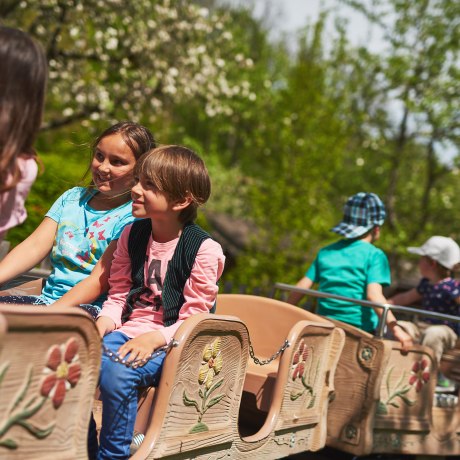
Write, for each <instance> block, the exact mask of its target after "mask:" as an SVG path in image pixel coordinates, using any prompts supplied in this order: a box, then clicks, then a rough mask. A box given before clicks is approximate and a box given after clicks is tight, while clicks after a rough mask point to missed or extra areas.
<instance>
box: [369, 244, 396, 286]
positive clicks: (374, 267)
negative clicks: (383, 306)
mask: <svg viewBox="0 0 460 460" xmlns="http://www.w3.org/2000/svg"><path fill="white" fill-rule="evenodd" d="M371 283H378V284H381V285H382V286H389V285H390V284H391V272H390V264H389V262H388V258H387V256H386V255H385V253H384V252H383V251H382V250H380V249H377V251H375V252H374V253H373V254H372V256H371V257H370V258H369V267H368V271H367V284H371Z"/></svg>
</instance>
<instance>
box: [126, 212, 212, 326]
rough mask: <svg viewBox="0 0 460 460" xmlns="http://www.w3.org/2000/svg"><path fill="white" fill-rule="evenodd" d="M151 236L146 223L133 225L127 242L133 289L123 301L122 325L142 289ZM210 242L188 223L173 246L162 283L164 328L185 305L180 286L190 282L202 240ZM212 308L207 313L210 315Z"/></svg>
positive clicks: (177, 315) (148, 223) (173, 321)
mask: <svg viewBox="0 0 460 460" xmlns="http://www.w3.org/2000/svg"><path fill="white" fill-rule="evenodd" d="M151 234H152V222H151V220H150V219H144V220H138V221H135V222H134V223H133V226H132V227H131V231H130V233H129V239H128V252H129V257H130V259H131V278H132V282H133V285H132V287H131V290H130V291H129V294H128V297H127V298H126V309H125V312H124V314H123V317H122V322H125V321H127V320H128V318H129V316H130V315H131V313H132V311H133V309H134V304H135V303H136V301H137V299H138V298H139V296H140V294H141V293H142V291H143V289H144V264H145V261H146V254H147V245H148V242H149V238H150V235H151ZM208 238H211V236H210V235H209V234H208V233H206V232H205V231H204V230H203V229H202V228H201V227H199V226H198V225H196V224H194V223H192V222H190V223H188V224H185V226H184V229H183V230H182V233H181V235H180V237H179V241H178V242H177V246H176V249H175V250H174V254H173V256H172V259H171V260H170V261H169V264H168V269H167V271H166V276H165V280H164V283H163V291H162V295H161V297H162V301H163V322H164V324H165V326H170V325H171V324H174V323H175V322H176V321H177V319H178V317H179V311H180V309H181V307H182V305H183V304H184V302H185V299H184V286H185V283H186V282H187V280H188V279H189V278H190V274H191V272H192V267H193V264H194V263H195V258H196V255H197V253H198V250H199V249H200V246H201V244H202V243H203V241H204V240H207V239H208ZM214 310H215V305H214V307H213V308H212V310H211V312H214Z"/></svg>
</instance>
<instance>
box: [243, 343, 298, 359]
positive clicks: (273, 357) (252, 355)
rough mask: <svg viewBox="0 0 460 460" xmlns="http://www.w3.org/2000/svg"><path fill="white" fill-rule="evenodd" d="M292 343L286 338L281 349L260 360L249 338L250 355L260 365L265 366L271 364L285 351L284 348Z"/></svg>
mask: <svg viewBox="0 0 460 460" xmlns="http://www.w3.org/2000/svg"><path fill="white" fill-rule="evenodd" d="M290 346H291V344H290V343H289V341H288V340H287V339H286V340H285V341H284V343H283V345H281V347H280V349H279V350H278V351H277V352H276V353H275V354H273V355H272V356H271V357H270V358H268V359H263V360H260V359H259V358H258V357H257V356H255V354H254V348H252V343H251V339H249V356H251V358H252V360H253V361H254V362H255V363H256V364H258V365H259V366H265V365H266V364H270V363H271V362H272V361H274V360H275V359H276V358H278V356H279V355H280V354H281V353H283V351H284V350H286V348H288V347H290Z"/></svg>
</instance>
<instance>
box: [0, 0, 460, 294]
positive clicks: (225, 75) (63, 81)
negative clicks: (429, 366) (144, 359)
mask: <svg viewBox="0 0 460 460" xmlns="http://www.w3.org/2000/svg"><path fill="white" fill-rule="evenodd" d="M332 3H334V2H332ZM335 3H336V4H337V6H339V5H347V7H349V8H352V9H353V10H354V11H355V12H357V13H360V14H362V15H363V17H365V18H366V19H367V21H369V24H372V25H373V26H375V27H377V28H379V30H380V33H381V34H382V40H383V43H384V46H383V47H382V49H381V50H379V52H378V53H376V52H375V51H372V49H370V48H369V46H367V45H366V44H364V45H362V44H360V45H356V44H353V43H352V42H351V41H350V39H349V37H348V33H349V32H348V30H347V19H346V18H343V17H340V15H339V14H336V13H335V12H334V9H333V8H332V9H331V8H329V9H328V10H327V11H326V10H324V11H323V12H322V13H321V14H320V15H319V17H318V19H317V21H314V22H311V21H310V22H309V23H308V24H305V27H304V28H302V29H300V30H299V31H298V33H297V44H296V47H295V51H294V52H293V51H292V49H293V48H292V47H290V46H289V44H288V42H287V41H286V39H285V38H282V37H281V38H276V39H274V38H273V35H272V34H270V28H271V26H270V20H268V19H270V18H260V17H259V18H257V17H256V16H255V15H254V13H253V9H252V7H251V6H247V4H246V3H245V2H236V3H235V2H233V3H231V4H229V3H228V2H223V1H219V0H207V1H206V0H203V1H181V0H175V1H172V0H136V1H134V2H123V1H121V0H105V1H101V0H21V1H20V0H3V1H2V2H1V3H0V21H1V22H2V23H4V24H6V25H10V26H14V27H18V28H21V29H23V30H26V31H28V32H29V33H30V34H32V35H33V36H34V37H36V38H37V39H38V40H39V41H40V42H41V43H42V44H43V46H44V47H45V49H46V52H47V56H48V61H49V66H50V79H49V84H48V98H47V106H46V112H45V120H44V125H43V130H42V132H41V135H40V137H39V139H38V142H37V150H38V153H39V156H40V159H41V161H42V162H43V166H44V168H43V172H42V174H41V175H40V176H39V178H38V180H37V182H36V183H35V185H34V187H33V190H32V193H31V195H30V198H29V200H28V203H27V207H28V213H29V218H28V219H27V221H26V222H25V224H23V225H22V226H20V227H17V228H16V229H14V230H12V231H11V232H10V233H9V235H8V239H9V240H10V241H12V243H13V244H17V243H18V242H19V241H21V240H22V239H23V238H25V237H26V236H27V235H28V234H29V233H30V232H32V231H33V229H34V228H35V227H36V226H37V224H38V223H39V222H40V221H41V219H42V218H43V215H44V213H45V212H46V211H47V210H48V209H49V207H50V205H51V204H52V203H53V201H54V200H55V199H56V198H57V197H58V196H59V195H60V194H61V193H62V192H63V191H64V190H66V189H68V188H70V187H72V186H74V185H77V184H81V183H84V181H83V179H82V178H83V175H84V173H85V171H86V168H87V166H88V160H89V157H90V144H91V142H92V140H93V139H94V137H95V136H96V134H97V133H98V132H100V131H101V130H103V129H105V127H107V126H108V125H110V124H112V123H113V122H115V121H118V120H126V119H133V120H136V121H140V122H142V123H144V124H145V125H147V126H148V127H150V128H151V129H152V130H153V132H154V133H155V135H156V138H157V139H158V141H159V142H160V143H162V144H167V143H178V144H184V145H187V146H190V147H192V148H194V149H195V150H197V151H198V152H199V153H200V154H201V155H202V156H203V158H204V159H205V161H206V162H207V164H208V167H209V170H210V172H211V177H212V180H213V195H212V198H211V200H210V202H209V203H208V204H207V205H206V208H205V210H204V213H203V214H202V217H201V218H200V223H201V224H202V225H203V226H205V227H206V228H207V229H208V230H210V231H211V232H212V233H213V234H214V235H215V236H216V238H217V239H218V240H219V241H221V242H222V243H223V245H224V247H225V250H226V253H227V256H228V259H227V260H228V263H227V266H226V270H225V273H224V282H232V283H233V284H234V285H235V286H237V285H240V284H244V285H247V286H248V287H256V286H257V287H263V286H270V285H272V284H273V283H274V282H277V281H281V282H288V283H291V282H292V283H293V282H295V281H297V279H298V278H300V276H301V275H302V274H303V273H304V271H305V269H306V268H307V266H308V264H309V263H310V262H311V261H312V258H313V257H314V254H315V253H316V251H317V250H318V248H319V247H320V246H322V245H324V244H326V243H328V242H330V241H333V240H334V239H335V236H334V234H333V233H331V232H329V229H330V228H331V227H332V226H333V225H335V224H336V223H337V222H338V221H339V220H340V219H341V215H342V207H343V204H344V202H345V200H346V198H347V197H348V196H350V195H352V194H354V193H356V192H358V191H372V192H375V193H377V194H379V195H380V196H381V197H382V198H383V199H384V201H385V203H386V206H387V210H388V219H387V222H386V223H385V225H384V227H383V232H382V238H381V240H380V241H379V243H378V245H379V246H380V247H381V248H382V249H384V250H385V251H386V253H387V254H388V255H389V257H390V261H391V265H392V270H393V276H394V279H401V278H403V277H404V276H406V272H407V270H408V269H409V268H410V264H408V263H407V261H406V257H407V254H406V249H405V248H406V247H407V246H408V245H418V244H420V243H422V242H423V241H424V240H425V239H426V238H427V237H428V236H430V235H432V234H440V235H445V236H451V237H453V238H454V239H456V240H457V241H459V239H460V227H459V223H460V214H459V213H458V212H456V210H457V205H458V204H457V203H458V202H457V197H458V196H459V192H460V184H459V181H458V175H459V155H458V154H459V135H460V126H459V122H460V107H459V101H460V83H459V82H460V79H459V62H460V60H459V43H460V40H459V39H460V31H459V17H460V3H459V2H458V1H450V0H411V1H410V2H409V1H401V0H385V1H383V0H382V1H380V0H373V1H354V0H336V2H335ZM329 4H331V2H329ZM272 19H273V18H272ZM331 19H332V20H333V28H332V30H331V28H330V27H328V28H326V27H325V25H326V23H328V22H327V21H330V20H331ZM408 260H409V262H410V259H408Z"/></svg>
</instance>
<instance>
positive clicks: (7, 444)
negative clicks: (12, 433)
mask: <svg viewBox="0 0 460 460" xmlns="http://www.w3.org/2000/svg"><path fill="white" fill-rule="evenodd" d="M0 446H3V447H7V448H8V449H17V448H18V445H17V443H16V442H15V441H13V440H12V439H5V440H4V441H0Z"/></svg>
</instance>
